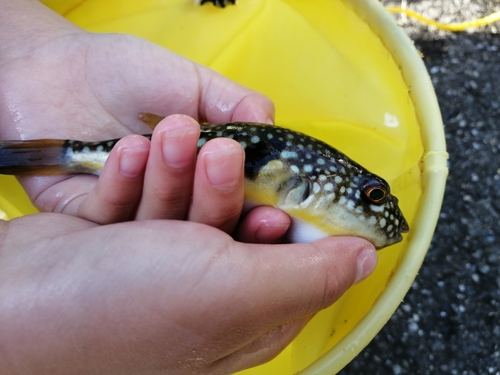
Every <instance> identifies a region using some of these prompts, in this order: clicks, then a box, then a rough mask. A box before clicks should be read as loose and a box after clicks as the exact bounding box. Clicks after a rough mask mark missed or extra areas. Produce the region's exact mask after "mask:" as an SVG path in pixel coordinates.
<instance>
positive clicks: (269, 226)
mask: <svg viewBox="0 0 500 375" xmlns="http://www.w3.org/2000/svg"><path fill="white" fill-rule="evenodd" d="M290 225H291V219H290V217H289V216H288V215H287V214H286V213H284V212H283V211H281V210H278V209H276V208H273V207H269V206H260V207H257V208H254V209H253V210H251V211H250V212H249V213H248V214H247V215H246V216H245V217H244V218H243V220H242V221H241V222H240V223H239V224H238V228H237V229H236V231H235V235H234V238H235V239H236V240H238V241H241V242H247V243H269V244H270V243H280V242H281V240H282V239H283V237H284V236H285V234H286V232H287V230H288V228H290Z"/></svg>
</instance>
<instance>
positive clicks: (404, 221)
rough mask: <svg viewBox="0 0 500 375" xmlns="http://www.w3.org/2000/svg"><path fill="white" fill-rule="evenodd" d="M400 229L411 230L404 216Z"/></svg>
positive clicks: (402, 231)
mask: <svg viewBox="0 0 500 375" xmlns="http://www.w3.org/2000/svg"><path fill="white" fill-rule="evenodd" d="M399 231H400V232H401V233H408V232H409V231H410V226H409V225H408V222H407V221H406V220H405V219H404V218H402V222H401V225H400V226H399Z"/></svg>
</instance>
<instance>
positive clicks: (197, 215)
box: [188, 138, 245, 233]
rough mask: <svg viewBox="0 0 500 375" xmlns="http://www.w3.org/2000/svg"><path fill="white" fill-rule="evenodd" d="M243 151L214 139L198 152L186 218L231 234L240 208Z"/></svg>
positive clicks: (242, 187) (236, 146)
mask: <svg viewBox="0 0 500 375" xmlns="http://www.w3.org/2000/svg"><path fill="white" fill-rule="evenodd" d="M244 160H245V153H244V151H243V148H242V147H241V146H240V145H239V144H238V143H237V142H235V141H233V140H231V139H224V138H218V139H213V140H211V141H209V142H207V143H206V144H205V145H204V146H203V147H202V148H201V150H200V153H199V155H198V163H197V164H196V172H195V179H194V188H193V189H194V190H193V199H192V204H191V208H190V211H189V215H188V218H189V220H190V221H195V222H198V223H203V224H207V225H210V226H213V227H216V228H219V229H221V230H223V231H225V232H226V233H231V232H232V230H233V229H234V228H235V226H236V224H237V222H238V219H239V217H240V214H241V210H242V208H243V200H244V181H243V178H244V173H243V163H244Z"/></svg>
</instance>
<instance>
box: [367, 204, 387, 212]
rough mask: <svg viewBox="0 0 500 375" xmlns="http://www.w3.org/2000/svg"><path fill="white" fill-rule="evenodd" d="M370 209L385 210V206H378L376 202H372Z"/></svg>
mask: <svg viewBox="0 0 500 375" xmlns="http://www.w3.org/2000/svg"><path fill="white" fill-rule="evenodd" d="M370 209H371V210H372V211H373V212H382V211H384V206H383V205H382V206H376V205H374V204H371V205H370Z"/></svg>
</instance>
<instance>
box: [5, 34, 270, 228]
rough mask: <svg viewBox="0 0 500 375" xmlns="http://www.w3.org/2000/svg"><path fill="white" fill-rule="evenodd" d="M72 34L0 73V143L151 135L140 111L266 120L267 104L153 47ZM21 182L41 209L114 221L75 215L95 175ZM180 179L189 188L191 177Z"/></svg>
mask: <svg viewBox="0 0 500 375" xmlns="http://www.w3.org/2000/svg"><path fill="white" fill-rule="evenodd" d="M70 29H71V30H70V32H65V33H62V35H60V36H58V37H57V38H52V39H50V40H49V41H45V42H42V43H40V44H39V45H37V47H36V48H33V49H30V50H29V51H25V52H24V53H21V54H18V56H16V58H15V59H11V60H10V61H8V62H7V63H6V64H4V66H3V67H2V68H1V69H2V72H3V74H2V77H3V78H2V80H3V82H2V88H0V90H2V91H3V93H2V94H3V95H4V96H5V97H8V98H9V101H8V102H7V103H8V107H9V108H8V109H7V110H6V111H2V113H3V115H2V116H3V118H2V119H1V121H2V123H3V124H6V125H7V126H3V127H2V128H1V129H0V135H1V137H2V138H4V139H19V138H24V139H36V138H59V139H61V138H62V139H79V140H105V139H111V138H118V137H123V136H125V135H127V134H131V133H139V134H140V133H149V132H151V129H149V128H148V127H147V126H146V125H145V124H143V123H142V122H141V121H140V120H139V118H138V115H139V114H140V113H142V112H151V113H156V114H159V115H163V116H166V115H170V114H176V113H182V114H186V115H188V116H191V117H193V118H195V119H200V120H205V121H210V122H224V121H234V120H243V121H260V122H263V121H269V119H270V118H272V112H273V109H272V104H271V103H270V102H269V100H267V99H266V98H265V97H263V96H261V95H259V94H257V93H255V92H253V91H251V90H248V89H246V88H243V87H241V86H238V85H236V84H234V83H232V82H231V81H229V80H227V79H225V78H223V77H221V76H220V75H218V74H217V73H215V72H213V71H211V70H209V69H207V68H204V67H201V66H199V65H196V64H194V63H193V62H191V61H189V60H186V59H184V58H181V57H179V56H178V55H176V54H173V53H172V52H169V51H167V50H165V49H163V48H161V47H159V46H157V45H155V44H152V43H149V42H147V41H144V40H142V39H139V38H135V37H132V36H126V35H118V34H90V33H86V32H83V31H80V30H78V29H76V28H73V26H71V27H70ZM33 71H35V72H36V76H33ZM26 77H30V78H29V79H26ZM148 163H149V162H148ZM148 165H149V164H148ZM188 172H191V173H193V171H192V170H191V171H188ZM188 174H189V173H186V175H188ZM186 178H187V177H186ZM21 181H22V183H23V185H24V187H25V188H26V190H27V191H28V194H29V195H30V196H31V197H32V199H33V200H34V202H35V204H36V205H38V207H39V208H41V209H42V210H45V211H52V212H64V213H69V214H73V215H77V216H82V217H85V218H87V219H91V220H94V221H97V222H102V223H105V222H113V221H117V220H114V219H113V220H99V219H96V218H94V217H89V216H88V215H80V214H79V212H80V211H81V204H82V202H85V197H87V195H88V194H89V192H91V191H92V189H94V187H95V185H96V181H97V179H96V178H95V177H92V176H76V177H72V178H67V177H61V176H56V177H43V178H23V179H22V180H21ZM186 181H187V182H188V183H189V184H191V183H192V179H191V180H189V178H187V180H186ZM130 189H132V188H130ZM130 189H129V190H130ZM108 190H109V189H108ZM119 190H120V189H115V191H113V193H115V192H118V191H119ZM136 190H138V191H139V193H140V189H136ZM187 191H189V189H188V190H187ZM186 199H187V198H186ZM186 199H184V200H186ZM122 200H125V199H122ZM93 206H95V205H93ZM87 211H88V210H87ZM184 216H186V215H184ZM233 216H234V215H233ZM129 218H133V215H132V216H130V215H129V216H128V217H127V219H129ZM147 218H157V217H156V216H155V215H153V217H151V215H150V216H149V217H147ZM162 218H163V216H162ZM167 218H183V217H182V216H180V217H167ZM123 219H124V218H123V217H122V218H121V219H120V220H118V221H121V220H123ZM233 227H234V226H233Z"/></svg>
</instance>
